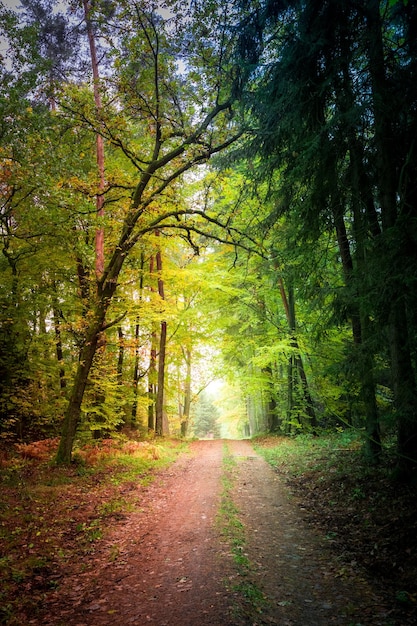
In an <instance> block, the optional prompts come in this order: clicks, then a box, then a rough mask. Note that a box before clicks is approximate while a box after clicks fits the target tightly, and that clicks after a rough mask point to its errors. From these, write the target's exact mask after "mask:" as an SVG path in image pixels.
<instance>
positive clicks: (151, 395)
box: [148, 256, 158, 431]
mask: <svg viewBox="0 0 417 626" xmlns="http://www.w3.org/2000/svg"><path fill="white" fill-rule="evenodd" d="M154 263H155V259H154V257H153V256H151V258H150V259H149V274H150V283H151V292H154V291H155V289H154V287H153V284H152V281H153V278H152V277H153V273H154ZM156 345H157V338H156V330H155V324H154V323H153V322H152V332H151V350H150V357H149V368H148V430H149V431H154V430H155V403H156V383H157V380H158V375H157V372H156Z"/></svg>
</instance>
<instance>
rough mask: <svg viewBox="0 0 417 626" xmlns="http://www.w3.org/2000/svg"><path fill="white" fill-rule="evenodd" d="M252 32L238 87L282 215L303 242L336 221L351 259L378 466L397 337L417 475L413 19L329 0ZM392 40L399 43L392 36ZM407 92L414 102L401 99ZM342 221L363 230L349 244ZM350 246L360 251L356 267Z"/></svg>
mask: <svg viewBox="0 0 417 626" xmlns="http://www.w3.org/2000/svg"><path fill="white" fill-rule="evenodd" d="M242 25H243V28H242V31H241V39H240V50H239V54H240V59H241V66H240V67H241V71H240V83H239V84H238V85H237V87H238V88H239V89H240V90H241V93H242V97H243V99H244V100H245V101H246V102H247V104H248V106H249V107H250V109H251V111H252V114H253V115H254V116H255V117H256V119H257V120H258V124H259V132H258V133H256V135H255V136H254V141H253V143H252V151H254V150H255V151H256V153H257V154H259V155H261V156H262V159H261V160H260V168H259V169H260V170H262V172H261V173H262V176H263V178H264V180H265V179H266V180H269V182H270V190H271V192H272V193H275V194H276V198H277V201H276V204H277V210H276V213H275V215H276V216H277V215H280V214H284V213H285V214H286V215H287V216H289V217H292V218H293V219H294V220H300V223H301V224H302V225H303V228H302V229H300V230H302V232H301V235H302V236H303V239H304V240H308V239H309V238H311V237H312V236H313V233H315V234H316V236H318V235H319V234H320V233H323V232H325V230H326V229H327V228H328V222H329V217H330V216H331V218H332V219H333V221H334V225H335V227H336V231H337V235H338V241H339V246H340V254H341V257H342V259H343V262H344V275H345V280H346V287H347V289H346V291H345V294H346V296H347V297H348V299H349V301H348V302H347V305H348V306H347V308H346V313H347V314H348V315H349V317H351V321H352V328H353V336H354V340H355V343H356V358H357V360H358V361H357V362H358V364H359V366H358V368H357V372H358V374H359V377H358V380H359V381H360V384H361V396H362V398H363V401H364V405H365V406H366V413H367V424H368V426H367V427H368V434H369V439H368V441H369V444H370V445H369V451H370V453H371V455H372V456H373V458H374V459H375V457H377V456H378V454H379V450H380V446H379V432H378V423H377V422H378V418H377V416H376V412H375V406H376V405H375V384H374V381H373V379H372V378H373V370H374V365H373V360H372V356H373V354H375V352H376V351H378V352H379V354H380V355H384V356H385V354H384V351H383V349H381V345H382V344H383V343H384V340H385V337H386V336H389V337H390V340H389V341H390V345H391V354H390V363H391V374H392V384H393V389H394V392H395V397H396V400H395V404H396V409H395V411H396V415H397V423H398V446H399V464H400V465H403V464H404V465H405V466H408V468H410V467H413V466H414V464H415V462H416V460H417V456H416V450H415V449H413V446H414V445H416V441H417V438H416V436H415V429H416V426H417V420H416V415H415V408H414V409H413V408H412V407H413V406H414V407H415V390H416V388H415V372H414V367H415V364H414V363H413V362H412V354H414V353H415V347H414V345H413V343H412V341H413V340H412V339H410V340H408V339H406V341H405V342H404V341H402V343H401V347H399V345H398V341H399V337H400V336H401V337H403V338H404V337H405V338H409V337H415V335H414V322H413V317H412V315H410V313H407V311H411V307H410V304H411V302H412V301H414V297H415V289H413V288H410V285H409V282H407V281H406V275H407V272H409V271H410V268H411V267H413V268H414V267H415V252H414V250H415V246H413V245H412V244H411V242H412V241H414V230H413V228H410V225H411V224H412V223H413V220H414V217H413V211H414V209H413V207H414V206H415V203H414V201H413V199H412V197H411V195H412V193H413V192H411V188H410V185H409V184H404V178H403V175H404V176H405V177H406V179H407V180H408V181H409V180H410V178H409V177H410V176H411V172H412V171H413V168H414V164H413V163H414V162H413V159H414V156H412V155H414V151H413V149H412V148H411V146H410V143H409V141H408V140H407V139H404V143H402V144H401V147H399V146H398V142H396V143H395V148H394V146H393V145H392V137H393V136H394V134H398V133H399V134H400V135H401V136H404V138H405V136H406V135H407V133H408V132H409V129H410V127H414V124H415V119H414V116H413V115H410V113H409V112H410V111H412V110H414V109H413V107H414V105H415V99H416V94H415V89H414V88H410V87H409V85H411V83H412V82H413V79H412V76H413V71H414V70H413V69H412V68H414V67H415V61H416V57H415V44H414V43H413V41H412V39H411V38H410V35H411V33H414V29H415V17H414V14H413V12H412V11H410V8H409V7H407V5H406V4H404V3H402V2H393V3H390V4H389V6H388V5H386V4H385V3H380V2H377V1H372V2H362V3H359V4H358V3H350V2H349V3H341V2H337V1H335V0H331V1H330V0H329V1H327V2H325V3H323V4H322V5H321V6H318V5H314V4H313V3H302V2H291V3H288V4H287V5H285V6H280V5H278V4H277V3H274V2H268V1H266V2H264V3H261V5H260V7H257V8H256V9H255V8H254V7H252V6H251V4H249V5H247V11H246V12H245V13H243V20H242ZM388 32H389V34H390V37H386V38H384V35H385V34H387V33H388ZM400 40H401V43H400ZM403 44H404V47H403ZM405 51H406V52H405ZM404 52H405V55H404ZM405 58H407V60H406V61H405ZM268 60H269V61H270V62H269V63H267V64H266V62H267V61H268ZM264 63H265V65H263V64H264ZM261 68H262V69H261ZM254 69H256V72H254V71H253V70H254ZM248 80H249V83H247V82H246V81H248ZM399 81H400V82H401V89H399V88H398V87H399V85H398V82H399ZM413 84H414V83H413ZM244 85H250V88H249V89H245V88H244V87H243V86H244ZM402 89H404V90H405V94H406V95H405V97H404V99H401V100H400V99H399V98H398V95H397V94H398V93H400V92H401V93H403V91H402ZM276 120H279V123H277V121H276ZM394 127H395V129H396V130H395V133H394V131H393V129H394ZM407 136H409V135H407ZM277 172H279V173H280V175H279V176H277V175H276V173H277ZM400 172H402V174H401V175H400V174H399V173H400ZM274 173H275V174H274ZM410 193H411V195H410ZM406 206H407V209H406V208H405V207H406ZM278 207H279V208H278ZM272 219H273V216H272V215H271V220H272ZM343 221H345V222H348V223H352V224H353V228H352V229H350V232H349V233H348V237H349V242H348V241H347V239H346V234H347V233H346V231H345V232H344V224H343ZM405 224H407V225H408V228H407V227H406V230H404V227H405ZM405 232H407V235H405ZM405 240H406V241H407V243H406V244H405V245H404V243H405ZM400 241H401V242H402V245H401V246H400V245H399V242H400ZM346 243H349V247H350V248H351V249H352V250H355V253H354V256H353V257H351V259H349V253H348V249H347V246H346ZM400 248H401V249H400ZM394 258H395V259H396V260H395V261H394ZM393 264H395V265H393ZM351 265H352V267H351ZM393 266H395V268H396V281H395V287H394V284H393V280H392V267H393ZM406 267H407V268H408V270H407V271H406V269H405V268H406ZM377 268H379V271H378V269H377ZM381 268H384V269H383V271H382V272H381ZM364 277H365V278H364ZM381 279H382V281H383V284H384V285H385V287H384V294H385V296H384V303H383V302H382V301H381V299H380V295H379V294H380V293H381V289H382V283H381ZM388 286H389V287H388ZM387 287H388V290H387ZM371 319H377V320H378V325H376V324H372V323H371V322H370V320H371ZM400 372H401V373H400ZM405 433H406V434H405ZM406 442H407V443H406Z"/></svg>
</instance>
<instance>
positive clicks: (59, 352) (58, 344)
mask: <svg viewBox="0 0 417 626" xmlns="http://www.w3.org/2000/svg"><path fill="white" fill-rule="evenodd" d="M52 315H53V320H54V332H55V351H56V358H57V361H58V363H59V386H60V388H61V389H65V388H66V386H67V381H66V378H65V369H64V366H63V363H64V351H63V349H62V338H61V323H60V311H59V307H58V303H57V301H56V299H54V303H53V308H52Z"/></svg>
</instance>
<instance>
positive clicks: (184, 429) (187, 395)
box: [181, 346, 191, 437]
mask: <svg viewBox="0 0 417 626" xmlns="http://www.w3.org/2000/svg"><path fill="white" fill-rule="evenodd" d="M183 353H184V358H185V363H186V368H187V371H186V375H185V388H184V408H183V411H182V416H181V437H186V436H187V434H188V426H189V422H190V410H191V350H190V347H189V346H187V348H186V350H184V349H183Z"/></svg>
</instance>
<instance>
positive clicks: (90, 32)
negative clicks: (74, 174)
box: [83, 0, 105, 279]
mask: <svg viewBox="0 0 417 626" xmlns="http://www.w3.org/2000/svg"><path fill="white" fill-rule="evenodd" d="M83 6H84V19H85V23H86V27H87V37H88V43H89V46H90V58H91V69H92V72H93V90H94V103H95V106H96V111H97V114H98V115H100V113H101V110H102V108H103V106H102V102H101V95H100V74H99V69H98V59H97V50H96V42H95V37H94V29H93V25H92V22H91V16H90V13H91V4H90V2H89V0H83ZM96 159H97V170H98V193H97V194H96V211H97V217H98V219H99V220H100V219H102V218H103V216H104V188H105V174H104V141H103V137H102V136H101V135H100V133H99V132H98V133H96ZM95 250H96V274H97V278H98V279H100V277H101V276H102V274H103V272H104V228H103V226H102V225H100V226H98V228H97V229H96V242H95Z"/></svg>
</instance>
